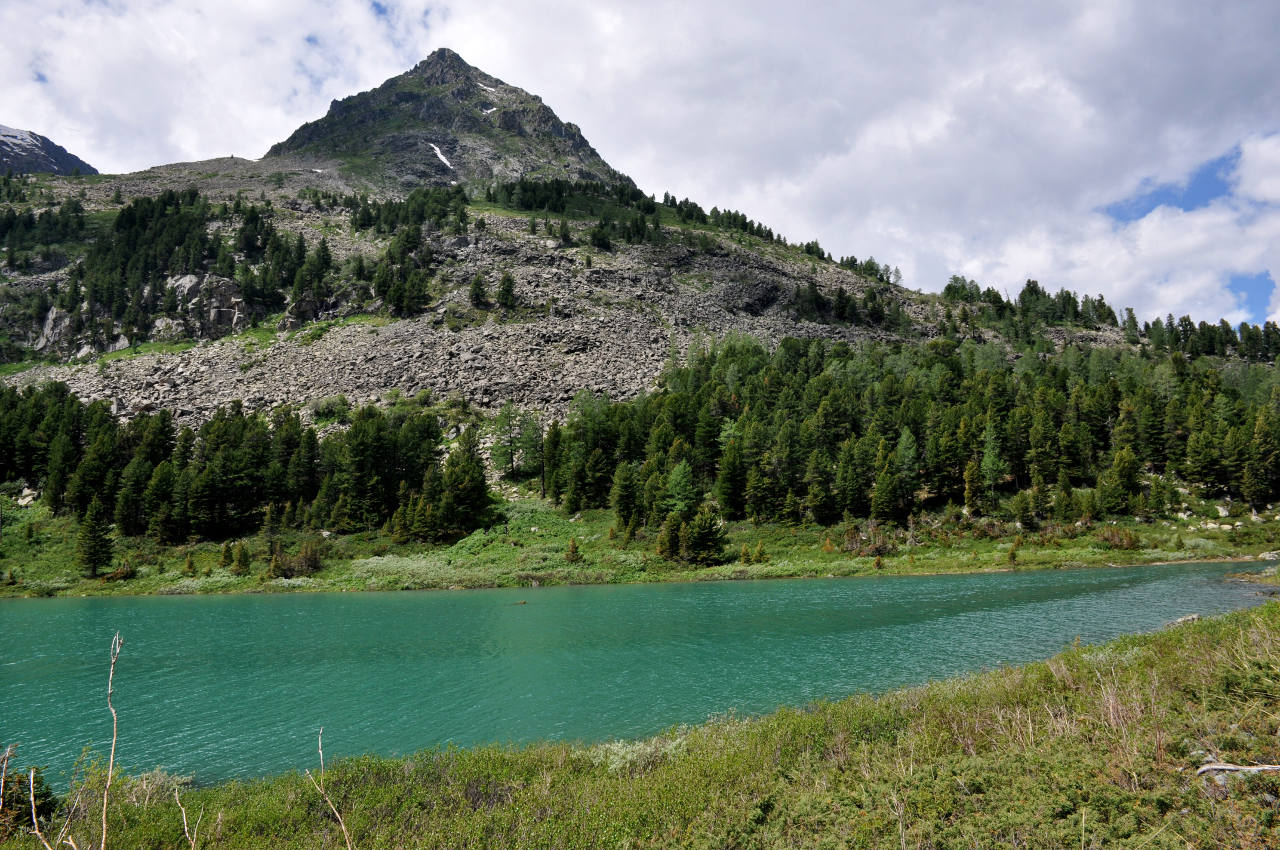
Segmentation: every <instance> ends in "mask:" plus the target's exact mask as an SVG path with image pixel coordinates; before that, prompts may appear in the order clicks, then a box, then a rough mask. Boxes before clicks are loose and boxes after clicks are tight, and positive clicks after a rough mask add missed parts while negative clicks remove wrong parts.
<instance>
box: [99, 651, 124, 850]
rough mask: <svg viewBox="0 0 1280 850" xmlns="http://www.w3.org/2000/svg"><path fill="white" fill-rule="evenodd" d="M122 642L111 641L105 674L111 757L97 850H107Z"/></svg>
mask: <svg viewBox="0 0 1280 850" xmlns="http://www.w3.org/2000/svg"><path fill="white" fill-rule="evenodd" d="M122 646H124V641H123V640H122V639H121V638H120V633H119V632H116V636H115V637H113V638H112V639H111V669H110V671H108V673H107V708H109V709H111V756H110V758H108V759H107V783H106V784H105V785H103V786H102V843H101V844H99V845H98V848H99V850H107V792H108V791H110V790H111V774H113V773H115V769H116V735H117V733H118V732H119V730H120V718H119V717H117V716H116V707H115V706H114V705H112V704H111V693H112V689H113V687H114V685H115V679H116V659H117V658H119V657H120V647H122Z"/></svg>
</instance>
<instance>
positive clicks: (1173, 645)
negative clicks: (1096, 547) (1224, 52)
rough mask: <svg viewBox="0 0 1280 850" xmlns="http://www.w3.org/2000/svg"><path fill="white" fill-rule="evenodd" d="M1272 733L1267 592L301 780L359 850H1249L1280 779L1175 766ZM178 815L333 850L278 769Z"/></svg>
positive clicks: (212, 833)
mask: <svg viewBox="0 0 1280 850" xmlns="http://www.w3.org/2000/svg"><path fill="white" fill-rule="evenodd" d="M122 663H123V661H122ZM104 715H105V712H104ZM104 722H107V720H106V719H105V717H104ZM1278 730H1280V603H1275V602H1272V603H1269V604H1267V605H1265V606H1263V607H1261V608H1257V609H1254V610H1251V611H1245V612H1238V613H1236V614H1232V615H1229V616H1226V617H1223V618H1219V619H1215V620H1212V621H1205V622H1201V623H1197V624H1192V625H1183V626H1178V627H1176V628H1171V629H1167V630H1165V631H1162V632H1160V633H1157V634H1152V635H1145V636H1136V637H1127V638H1122V639H1120V640H1117V641H1114V642H1112V643H1109V644H1106V645H1104V646H1101V647H1072V648H1070V649H1068V650H1067V651H1065V652H1063V653H1062V654H1061V655H1059V656H1057V657H1055V658H1052V659H1050V660H1049V661H1047V662H1043V663H1037V664H1031V665H1028V666H1025V667H1019V668H1012V669H1003V670H998V671H994V672H989V673H984V674H980V675H974V676H969V677H963V678H958V679H951V680H947V681H943V682H938V683H934V684H930V685H927V686H924V687H920V688H913V689H908V690H902V691H897V692H893V693H890V694H887V695H885V696H882V697H869V696H857V697H852V698H849V699H846V700H842V701H839V702H834V703H826V702H824V703H818V704H816V705H812V706H809V707H807V708H804V709H787V710H783V711H780V712H777V713H775V714H772V715H768V716H765V717H762V718H759V719H751V720H742V719H738V718H733V717H729V718H724V719H721V720H718V721H714V722H711V723H708V724H706V725H703V726H699V727H696V728H692V729H673V730H671V731H670V732H668V733H667V734H665V735H663V736H660V737H658V738H654V739H651V740H648V741H641V742H635V743H614V744H605V745H598V746H595V747H591V748H580V747H575V746H572V745H567V744H543V745H536V746H532V747H528V748H522V749H511V748H501V747H487V748H482V749H477V750H472V751H458V750H445V751H427V752H422V753H418V754H416V755H413V756H410V757H408V758H405V759H383V758H373V757H365V758H359V759H352V760H346V761H342V762H339V763H337V764H330V765H329V766H328V770H327V772H326V775H325V779H326V784H327V788H328V790H329V792H330V795H331V797H332V799H333V801H334V803H335V805H336V806H337V808H338V810H339V811H340V812H341V813H343V815H344V819H345V822H346V826H347V827H348V829H349V830H350V832H351V837H352V839H353V841H354V844H355V846H356V847H363V848H369V847H410V846H412V847H654V846H690V847H761V848H764V847H845V846H869V847H893V848H897V847H904V846H905V847H990V846H1019V847H1028V846H1029V847H1072V848H1074V847H1081V846H1084V847H1102V846H1113V845H1114V846H1129V847H1148V848H1167V847H1185V846H1233V847H1268V846H1275V844H1276V841H1277V840H1280V834H1277V830H1276V828H1275V827H1276V821H1277V813H1278V812H1280V803H1277V800H1276V798H1277V796H1280V776H1277V775H1276V774H1270V775H1268V774H1261V775H1258V776H1254V777H1240V776H1233V777H1230V778H1223V779H1221V781H1215V780H1214V779H1213V778H1212V777H1204V778H1201V777H1197V776H1196V774H1195V770H1196V768H1197V767H1198V766H1199V765H1200V764H1201V763H1203V762H1205V761H1209V760H1225V761H1231V762H1236V763H1242V764H1247V763H1254V762H1260V763H1275V762H1276V761H1280V744H1278V743H1277V731H1278ZM128 745H129V742H128V740H127V737H125V738H124V739H122V741H121V746H122V747H128ZM170 781H171V780H170ZM157 782H159V784H158V785H157V784H156V783H157ZM100 786H101V772H100V771H99V772H98V774H97V775H96V777H94V775H93V774H92V772H91V779H90V782H89V784H88V786H87V788H88V790H87V791H86V794H85V796H84V797H83V798H82V799H83V800H85V801H87V802H86V804H85V808H84V810H83V814H82V815H81V816H80V817H79V818H78V820H77V821H76V822H75V823H74V824H73V834H74V835H75V836H76V837H77V839H79V840H80V841H81V842H82V846H84V844H86V843H92V842H93V841H96V840H97V839H96V835H97V833H98V829H99V827H97V825H96V824H97V820H98V817H99V815H98V812H99V811H100V805H101V803H100V800H101V797H100V792H99V793H97V794H95V792H94V789H95V788H100ZM112 795H113V796H112V798H111V799H112V804H111V824H110V835H111V841H110V844H111V845H112V846H118V847H176V846H186V845H185V844H184V842H183V839H182V831H181V819H180V814H179V811H178V808H177V806H176V805H175V804H174V803H173V800H172V790H171V788H168V787H166V785H165V780H164V779H163V778H162V777H154V776H153V777H150V778H149V779H148V780H147V781H146V782H145V783H144V782H143V781H140V780H136V779H132V780H131V779H122V780H118V781H117V784H116V785H115V786H114V787H113V790H112ZM95 798H96V799H95ZM184 803H185V804H186V806H187V809H188V812H189V813H190V815H191V817H192V818H193V819H194V818H195V815H196V813H197V812H203V826H202V829H201V832H200V836H201V838H200V846H201V847H205V848H233V847H246V848H247V847H263V846H271V847H282V848H285V847H299V848H301V847H307V848H317V847H342V846H343V838H342V835H341V833H340V831H339V828H338V826H337V822H336V820H335V819H334V818H333V817H332V816H331V815H330V814H329V813H328V811H327V808H326V806H325V804H324V802H323V801H322V799H321V798H320V796H319V794H318V793H317V792H316V791H315V790H314V789H313V788H312V787H311V785H310V783H309V782H308V780H307V779H306V778H304V777H303V776H300V775H298V774H289V775H285V776H280V777H276V778H271V779H266V780H262V781H256V782H247V783H241V782H233V783H229V784H226V785H220V786H216V787H212V788H205V789H188V790H186V791H185V793H184ZM4 846H11V847H34V846H36V845H35V843H34V841H33V840H26V839H14V840H11V841H10V842H9V843H8V844H5V845H4Z"/></svg>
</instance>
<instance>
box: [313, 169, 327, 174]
mask: <svg viewBox="0 0 1280 850" xmlns="http://www.w3.org/2000/svg"><path fill="white" fill-rule="evenodd" d="M311 170H312V171H314V172H315V173H316V174H324V169H323V168H313V169H311Z"/></svg>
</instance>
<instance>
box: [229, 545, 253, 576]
mask: <svg viewBox="0 0 1280 850" xmlns="http://www.w3.org/2000/svg"><path fill="white" fill-rule="evenodd" d="M231 572H232V574H233V575H238V576H247V575H248V574H249V547H247V546H245V545H244V544H243V543H240V544H238V545H237V546H236V560H235V564H234V565H233V566H232V567H231Z"/></svg>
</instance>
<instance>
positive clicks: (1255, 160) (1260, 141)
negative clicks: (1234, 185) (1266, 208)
mask: <svg viewBox="0 0 1280 850" xmlns="http://www.w3.org/2000/svg"><path fill="white" fill-rule="evenodd" d="M1238 174H1239V179H1240V182H1239V193H1240V194H1241V195H1244V196H1245V197H1247V198H1252V199H1254V200H1257V201H1264V202H1267V203H1273V204H1275V203H1280V135H1275V136H1265V137H1254V138H1250V139H1245V140H1244V142H1242V143H1241V145H1240V166H1239V171H1238Z"/></svg>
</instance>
